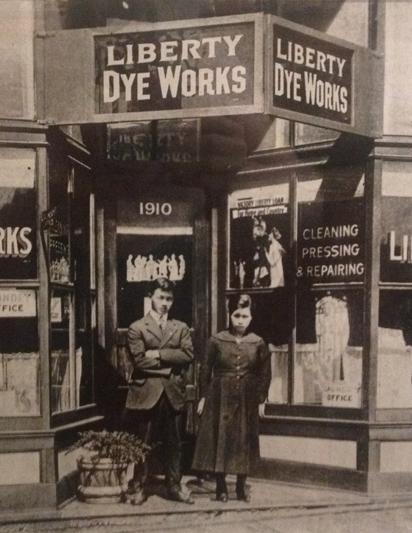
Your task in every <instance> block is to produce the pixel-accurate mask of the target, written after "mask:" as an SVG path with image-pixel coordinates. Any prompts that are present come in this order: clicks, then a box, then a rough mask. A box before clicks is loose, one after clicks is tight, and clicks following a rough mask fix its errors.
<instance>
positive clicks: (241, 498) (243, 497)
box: [236, 490, 250, 503]
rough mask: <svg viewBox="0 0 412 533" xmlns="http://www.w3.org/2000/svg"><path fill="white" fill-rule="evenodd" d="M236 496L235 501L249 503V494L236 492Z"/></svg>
mask: <svg viewBox="0 0 412 533" xmlns="http://www.w3.org/2000/svg"><path fill="white" fill-rule="evenodd" d="M236 496H237V499H238V500H239V501H241V502H246V503H249V502H250V494H247V493H246V492H245V491H244V490H243V491H239V492H237V491H236Z"/></svg>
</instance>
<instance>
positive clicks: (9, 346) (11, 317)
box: [0, 288, 40, 417]
mask: <svg viewBox="0 0 412 533" xmlns="http://www.w3.org/2000/svg"><path fill="white" fill-rule="evenodd" d="M0 329H1V331H4V332H7V335H2V336H1V337H0V416H2V417H21V416H39V415H40V387H39V383H40V356H39V338H38V319H37V302H36V292H35V291H34V290H19V289H16V288H4V289H0Z"/></svg>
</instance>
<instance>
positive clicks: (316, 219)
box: [296, 173, 365, 286]
mask: <svg viewBox="0 0 412 533" xmlns="http://www.w3.org/2000/svg"><path fill="white" fill-rule="evenodd" d="M363 182H364V178H363V175H359V174H358V173H354V174H353V175H350V174H349V175H346V176H345V175H343V176H338V177H336V178H335V177H333V178H330V179H325V178H322V177H321V176H320V177H319V176H316V177H313V178H312V179H305V180H301V181H299V183H298V194H297V196H298V202H299V203H298V237H297V272H296V276H297V281H298V283H299V284H300V285H301V286H303V285H304V286H308V285H309V286H310V285H312V284H314V283H349V282H362V281H363V279H364V272H365V209H364V201H363V197H362V196H363V187H364V186H363Z"/></svg>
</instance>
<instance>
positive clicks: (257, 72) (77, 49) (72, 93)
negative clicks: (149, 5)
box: [36, 13, 265, 124]
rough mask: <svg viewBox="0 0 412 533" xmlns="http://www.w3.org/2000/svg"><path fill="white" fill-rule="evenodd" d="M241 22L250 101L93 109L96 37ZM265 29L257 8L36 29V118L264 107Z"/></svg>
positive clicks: (121, 117) (114, 118)
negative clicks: (246, 38) (250, 40)
mask: <svg viewBox="0 0 412 533" xmlns="http://www.w3.org/2000/svg"><path fill="white" fill-rule="evenodd" d="M245 23H246V24H247V23H251V24H253V25H254V52H253V60H254V67H253V75H254V83H253V88H252V89H251V91H252V99H253V103H252V104H245V105H228V106H219V107H199V108H186V109H166V110H160V111H156V110H150V111H138V112H126V113H115V114H114V113H107V114H106V113H96V111H95V97H96V96H95V79H94V78H95V37H104V36H114V35H119V36H120V35H122V34H130V33H145V32H156V31H166V30H167V31H168V30H171V31H173V30H184V29H196V28H201V27H205V28H209V27H213V26H215V27H216V26H230V27H233V26H236V25H237V24H245ZM264 33H265V17H264V15H263V14H262V13H258V14H247V15H236V16H232V17H213V18H208V19H195V20H183V21H182V20H181V21H169V22H160V23H147V22H145V23H142V22H135V21H133V22H130V21H126V22H125V21H121V23H116V24H114V25H112V26H108V27H104V28H92V29H89V28H88V29H80V30H62V31H58V32H48V33H40V34H37V36H36V37H37V39H36V46H37V52H36V53H37V54H38V57H39V58H40V59H41V60H42V61H39V63H40V68H39V71H38V72H37V75H36V81H37V85H38V92H37V99H38V110H39V119H40V120H42V121H46V122H47V123H51V124H83V123H115V122H135V121H145V120H160V119H171V118H197V117H207V116H220V115H239V114H242V115H243V114H256V113H263V112H264V108H265V102H264V58H263V53H262V51H263V49H264ZM63 51H64V53H63ZM62 57H67V58H69V61H68V62H67V63H64V62H62V60H61V58H62ZM68 70H69V73H68V72H67V71H68ZM62 94H64V96H65V97H64V99H62V98H61V95H62Z"/></svg>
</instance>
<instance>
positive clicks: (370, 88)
mask: <svg viewBox="0 0 412 533" xmlns="http://www.w3.org/2000/svg"><path fill="white" fill-rule="evenodd" d="M276 26H281V27H283V28H287V29H289V30H292V31H293V32H297V33H300V34H302V35H303V36H304V37H313V38H315V39H317V40H321V41H323V42H325V43H330V44H332V45H335V46H339V47H342V48H345V49H346V50H348V51H351V52H352V53H353V55H352V73H351V95H350V97H351V121H350V124H345V123H343V122H339V121H335V120H331V119H327V118H322V117H318V116H315V115H311V114H307V113H300V112H297V111H293V110H288V109H283V108H281V107H277V106H275V105H274V103H273V90H274V88H273V71H274V63H275V58H274V53H275V52H274V46H273V43H274V37H275V31H276V29H275V28H276ZM266 43H267V55H266V59H265V95H266V102H265V104H266V105H265V112H266V113H268V114H270V115H274V116H276V117H279V118H282V119H285V120H292V121H296V122H301V123H304V124H309V125H311V126H317V127H321V128H328V129H331V130H337V131H340V132H346V133H353V134H358V135H364V136H367V137H375V138H376V137H381V136H382V123H383V56H382V54H379V53H378V52H375V51H373V50H371V49H369V48H365V47H362V46H358V45H356V44H354V43H351V42H348V41H345V40H343V39H340V38H337V37H333V36H331V35H328V34H326V33H324V32H320V31H317V30H313V29H311V28H308V27H306V26H302V25H300V24H295V23H293V22H289V21H288V20H285V19H283V18H280V17H277V16H274V15H268V16H267V18H266Z"/></svg>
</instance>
